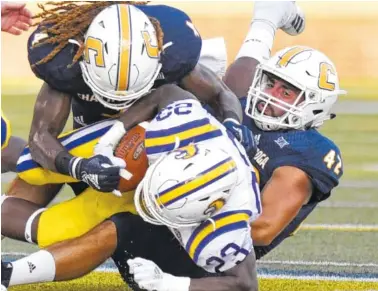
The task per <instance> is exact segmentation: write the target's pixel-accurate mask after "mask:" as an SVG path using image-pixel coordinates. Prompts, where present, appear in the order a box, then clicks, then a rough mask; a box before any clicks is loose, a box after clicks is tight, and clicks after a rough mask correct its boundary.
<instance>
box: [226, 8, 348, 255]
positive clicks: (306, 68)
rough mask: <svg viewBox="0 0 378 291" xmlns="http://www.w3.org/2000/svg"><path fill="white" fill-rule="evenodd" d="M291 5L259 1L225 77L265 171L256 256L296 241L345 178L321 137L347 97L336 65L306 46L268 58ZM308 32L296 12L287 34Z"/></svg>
mask: <svg viewBox="0 0 378 291" xmlns="http://www.w3.org/2000/svg"><path fill="white" fill-rule="evenodd" d="M294 5H295V4H294V3H293V2H284V1H283V2H277V3H274V2H265V1H262V2H256V3H255V15H254V19H255V20H254V21H253V22H252V24H251V26H250V29H249V32H248V34H247V37H246V39H245V41H244V43H243V44H242V46H241V48H240V51H239V53H238V55H237V57H236V60H235V61H234V63H233V64H231V66H230V67H229V68H228V70H227V72H226V75H225V78H224V81H225V83H226V84H227V85H228V86H229V88H231V89H232V90H233V91H234V92H235V94H236V95H237V96H238V97H239V98H240V102H241V104H242V106H243V109H244V117H243V124H245V125H246V126H248V127H249V128H250V129H251V130H252V131H253V133H254V134H255V138H256V141H257V143H258V150H257V153H256V155H254V156H251V162H252V163H253V165H254V166H255V167H256V169H257V170H258V172H259V173H260V189H262V197H263V199H262V205H263V209H264V211H263V214H262V215H261V216H260V217H259V219H257V220H256V221H255V222H253V223H252V238H253V241H254V243H255V245H259V247H255V251H256V257H257V258H258V259H259V258H261V257H262V256H264V255H265V254H266V253H268V252H269V251H271V250H272V249H274V248H275V247H277V246H278V245H279V244H280V243H281V242H282V241H283V240H284V239H286V238H288V237H289V236H291V235H292V234H293V233H294V232H295V230H297V229H298V228H299V226H300V224H301V223H302V222H303V221H304V219H306V217H307V216H308V215H309V214H310V213H311V212H312V211H313V210H314V208H315V207H316V206H317V204H318V203H319V202H320V201H323V200H325V199H327V198H328V197H329V196H330V194H331V191H332V189H334V188H335V187H336V186H337V185H338V184H339V179H340V177H341V176H342V174H343V164H342V158H341V153H340V150H339V148H338V147H337V146H336V145H335V144H334V143H333V142H332V141H331V140H330V139H328V138H327V137H325V136H323V135H322V134H320V133H319V132H318V128H319V127H320V126H321V125H322V124H323V123H324V122H325V121H327V120H329V119H332V118H334V117H335V114H333V113H332V107H333V105H334V104H335V102H336V100H337V97H338V96H339V95H341V94H345V91H344V90H340V88H339V80H338V75H337V71H336V68H335V65H334V64H333V63H332V61H331V60H330V59H329V58H328V57H327V56H325V55H324V54H323V53H321V52H319V51H317V50H315V49H312V48H308V47H303V46H294V47H289V48H285V49H283V50H280V51H278V52H277V53H276V54H275V55H274V56H272V57H270V51H271V48H272V45H273V40H274V36H275V32H276V29H277V27H280V26H281V25H282V22H281V21H282V19H281V18H280V17H279V13H277V12H278V10H279V9H281V10H283V11H284V10H285V9H287V7H288V6H294ZM269 12H270V13H269ZM301 15H302V16H301ZM303 28H304V18H303V14H301V13H299V14H297V16H296V17H295V18H294V19H293V20H292V27H291V29H289V30H288V32H289V33H291V34H294V35H295V34H297V33H298V32H300V31H301V30H303Z"/></svg>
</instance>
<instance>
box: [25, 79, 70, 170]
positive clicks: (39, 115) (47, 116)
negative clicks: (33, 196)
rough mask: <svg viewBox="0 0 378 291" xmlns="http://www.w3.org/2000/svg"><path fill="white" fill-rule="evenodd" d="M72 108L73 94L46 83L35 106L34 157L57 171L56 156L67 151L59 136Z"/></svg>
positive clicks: (30, 143) (32, 127) (32, 128)
mask: <svg viewBox="0 0 378 291" xmlns="http://www.w3.org/2000/svg"><path fill="white" fill-rule="evenodd" d="M70 110H71V96H69V95H68V94H66V93H62V92H59V91H57V90H54V89H53V88H51V87H50V86H49V85H48V84H47V83H44V84H43V86H42V88H41V90H40V92H39V94H38V97H37V100H36V103H35V106H34V115H33V121H32V125H31V129H30V134H29V146H30V152H31V155H32V157H33V159H34V160H35V161H36V162H37V163H39V164H40V165H41V166H42V167H44V168H47V169H49V170H52V171H56V168H55V158H56V156H57V155H58V154H59V153H60V152H61V151H65V148H64V147H63V146H62V144H61V143H60V142H59V141H58V139H57V136H58V135H59V134H60V133H61V132H62V130H63V128H64V126H65V124H66V121H67V119H68V116H69V114H70Z"/></svg>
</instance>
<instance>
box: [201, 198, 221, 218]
mask: <svg viewBox="0 0 378 291" xmlns="http://www.w3.org/2000/svg"><path fill="white" fill-rule="evenodd" d="M225 204H226V201H225V200H224V199H222V198H220V199H217V200H215V201H213V202H212V203H211V204H210V205H209V207H207V209H206V210H205V211H204V213H203V214H205V215H208V214H210V215H213V214H214V213H215V212H216V211H218V210H219V209H221V208H222V207H223V206H224V205H225Z"/></svg>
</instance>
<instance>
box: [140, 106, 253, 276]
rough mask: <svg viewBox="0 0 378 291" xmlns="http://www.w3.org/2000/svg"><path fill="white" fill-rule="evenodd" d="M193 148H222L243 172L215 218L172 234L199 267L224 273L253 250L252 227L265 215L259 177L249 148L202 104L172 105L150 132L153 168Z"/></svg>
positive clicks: (148, 140) (147, 142)
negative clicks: (168, 154)
mask: <svg viewBox="0 0 378 291" xmlns="http://www.w3.org/2000/svg"><path fill="white" fill-rule="evenodd" d="M190 143H204V144H205V143H206V145H207V146H209V145H211V144H214V145H216V146H217V147H219V145H221V146H222V147H223V149H224V150H226V151H227V152H228V153H229V154H230V155H231V156H232V157H233V159H234V161H235V162H236V165H237V169H238V171H239V173H238V176H239V180H238V181H237V184H236V187H235V189H234V191H233V194H232V195H231V197H230V198H229V199H228V201H227V203H226V204H225V205H224V206H223V207H221V208H220V207H218V208H220V210H218V211H216V212H215V213H214V214H213V215H212V217H211V219H209V220H207V221H205V222H203V223H202V224H200V225H199V226H197V227H188V228H179V229H172V232H173V233H174V234H175V236H176V238H177V239H178V240H179V241H180V243H181V244H182V246H183V247H184V248H185V249H186V251H187V252H188V254H189V255H190V257H191V258H192V259H193V261H194V262H195V263H196V264H197V265H198V266H200V267H202V268H204V269H205V270H206V271H208V272H223V271H225V270H228V269H230V268H232V267H234V266H235V265H237V264H238V263H239V262H241V261H243V260H244V259H245V257H246V256H247V255H248V254H249V253H250V252H251V251H252V250H253V243H252V239H251V229H250V223H251V222H252V221H253V220H255V219H256V218H257V217H258V216H259V215H260V213H261V204H260V192H259V186H258V183H257V179H256V174H255V172H254V170H253V166H252V165H251V163H250V162H249V160H248V157H247V155H246V153H245V150H244V148H243V147H242V146H241V145H240V143H239V142H238V141H237V140H236V139H235V138H234V137H233V136H232V135H231V134H229V133H228V132H227V130H226V128H225V127H224V126H223V125H222V124H221V123H220V122H218V121H217V120H216V119H215V118H214V117H213V116H211V115H210V114H208V112H207V111H206V110H205V109H204V108H203V107H202V106H201V103H200V102H198V101H197V100H192V99H187V100H180V101H176V102H174V103H172V104H170V105H169V106H167V107H166V109H164V110H162V111H161V112H160V113H159V114H158V115H157V116H156V117H155V118H154V119H153V120H152V121H151V122H150V123H149V125H148V126H147V128H146V135H145V147H146V153H147V156H148V159H149V161H150V163H153V162H154V161H156V159H157V158H158V157H159V156H160V155H161V154H163V153H166V152H168V151H171V150H173V149H175V148H179V147H180V148H181V147H184V146H187V145H189V144H190Z"/></svg>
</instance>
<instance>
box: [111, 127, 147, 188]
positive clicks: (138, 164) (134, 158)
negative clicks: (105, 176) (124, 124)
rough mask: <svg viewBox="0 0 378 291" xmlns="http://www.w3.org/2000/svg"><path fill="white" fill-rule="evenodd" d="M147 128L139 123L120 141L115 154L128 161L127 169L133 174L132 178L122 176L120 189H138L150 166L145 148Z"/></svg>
mask: <svg viewBox="0 0 378 291" xmlns="http://www.w3.org/2000/svg"><path fill="white" fill-rule="evenodd" d="M144 135H145V129H144V128H143V127H142V126H140V125H137V126H135V127H133V128H132V129H130V130H129V131H128V132H127V133H126V134H125V136H124V137H123V138H122V139H121V141H120V142H119V144H118V146H117V148H116V150H115V152H114V154H115V156H116V157H118V158H121V159H123V160H124V161H125V162H126V170H127V171H129V172H130V173H131V174H132V175H133V176H132V177H131V179H130V180H126V179H124V178H121V181H120V182H119V186H118V190H119V191H121V192H127V191H131V190H134V189H136V187H137V186H138V184H139V182H140V181H141V180H142V179H143V177H144V174H145V173H146V171H147V168H148V160H147V155H146V151H145V148H144Z"/></svg>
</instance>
